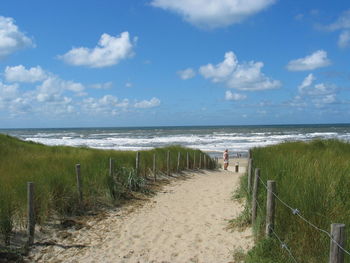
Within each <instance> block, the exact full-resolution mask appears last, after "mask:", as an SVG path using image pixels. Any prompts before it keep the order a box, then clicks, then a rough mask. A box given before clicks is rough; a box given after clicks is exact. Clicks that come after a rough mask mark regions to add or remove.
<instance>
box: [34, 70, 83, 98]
mask: <svg viewBox="0 0 350 263" xmlns="http://www.w3.org/2000/svg"><path fill="white" fill-rule="evenodd" d="M84 89H85V87H84V85H83V84H81V83H78V82H74V81H67V80H63V79H60V78H59V77H56V76H50V77H48V78H47V79H45V80H44V81H43V82H42V83H41V85H39V86H37V88H36V93H37V96H36V97H37V100H38V101H40V102H44V101H46V102H47V101H51V102H52V101H59V100H61V99H62V94H63V93H64V92H65V91H71V92H74V93H76V95H79V96H82V95H85V93H84V92H83V91H84Z"/></svg>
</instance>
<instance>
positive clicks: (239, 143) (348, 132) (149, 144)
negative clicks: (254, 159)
mask: <svg viewBox="0 0 350 263" xmlns="http://www.w3.org/2000/svg"><path fill="white" fill-rule="evenodd" d="M0 133H3V134H8V135H11V136H14V137H18V138H20V139H22V140H25V141H33V142H38V143H42V144H45V145H67V146H74V147H81V146H83V147H91V148H97V149H113V150H123V151H124V150H127V151H129V150H130V151H139V150H147V149H152V148H155V147H164V146H168V145H182V146H185V147H190V148H196V149H200V150H202V151H205V152H207V153H209V154H210V155H211V156H213V157H214V156H221V154H222V152H223V151H224V150H225V149H228V150H229V152H230V153H233V154H241V155H242V156H246V155H247V152H248V150H249V149H250V148H253V147H264V146H267V145H274V144H278V143H282V142H286V141H310V140H313V139H318V138H320V139H339V140H342V141H346V142H349V141H350V124H318V125H315V124H312V125H311V124H310V125H254V126H185V127H179V126H177V127H125V128H112V127H111V128H51V129H1V130H0Z"/></svg>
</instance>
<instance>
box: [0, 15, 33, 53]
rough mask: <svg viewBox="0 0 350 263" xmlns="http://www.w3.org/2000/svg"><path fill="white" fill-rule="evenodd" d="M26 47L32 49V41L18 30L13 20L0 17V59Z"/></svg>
mask: <svg viewBox="0 0 350 263" xmlns="http://www.w3.org/2000/svg"><path fill="white" fill-rule="evenodd" d="M26 47H34V43H33V41H32V40H31V39H30V38H29V37H27V36H26V35H25V34H24V33H23V32H21V31H20V30H19V29H18V27H17V25H15V21H14V19H13V18H11V17H3V16H0V58H4V57H7V56H8V55H10V54H12V53H14V52H16V51H18V50H20V49H23V48H26Z"/></svg>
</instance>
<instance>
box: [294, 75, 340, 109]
mask: <svg viewBox="0 0 350 263" xmlns="http://www.w3.org/2000/svg"><path fill="white" fill-rule="evenodd" d="M315 80H316V78H315V77H314V75H313V74H309V75H308V76H307V77H306V78H305V79H304V80H303V82H302V83H301V84H300V85H299V87H298V95H297V96H296V97H295V98H294V99H293V101H292V102H290V106H297V107H305V106H307V105H308V104H310V103H311V104H312V105H314V106H315V107H317V108H321V107H324V106H325V105H328V104H332V103H335V102H336V101H337V87H336V86H335V85H333V84H328V83H327V84H326V83H316V84H314V82H315Z"/></svg>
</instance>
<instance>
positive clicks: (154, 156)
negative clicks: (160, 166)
mask: <svg viewBox="0 0 350 263" xmlns="http://www.w3.org/2000/svg"><path fill="white" fill-rule="evenodd" d="M156 165H157V163H156V154H155V153H154V154H153V176H154V181H157V171H156V167H157V166H156Z"/></svg>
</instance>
